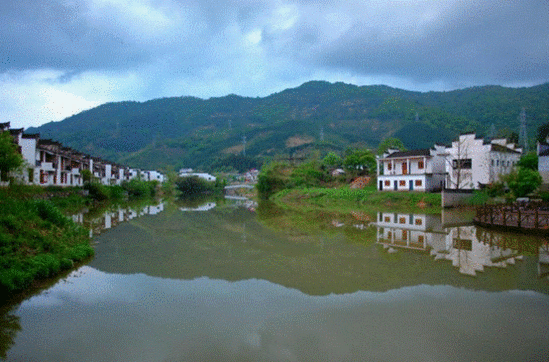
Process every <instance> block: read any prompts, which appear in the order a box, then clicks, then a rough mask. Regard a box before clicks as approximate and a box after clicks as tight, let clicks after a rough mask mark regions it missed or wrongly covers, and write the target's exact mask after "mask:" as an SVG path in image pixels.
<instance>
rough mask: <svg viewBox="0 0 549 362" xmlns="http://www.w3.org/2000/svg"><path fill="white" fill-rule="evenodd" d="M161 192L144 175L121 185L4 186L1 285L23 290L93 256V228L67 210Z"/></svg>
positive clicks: (0, 226)
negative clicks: (77, 221) (70, 216)
mask: <svg viewBox="0 0 549 362" xmlns="http://www.w3.org/2000/svg"><path fill="white" fill-rule="evenodd" d="M157 192H158V185H156V184H155V183H154V182H146V181H141V180H135V181H130V182H128V183H124V184H122V185H121V186H104V185H98V184H94V183H90V184H87V185H85V187H84V188H78V187H72V188H59V187H48V188H42V187H38V186H22V185H12V186H9V187H5V188H0V291H1V292H2V294H3V295H6V294H9V293H12V292H15V291H20V290H23V289H25V288H28V287H30V286H31V285H32V284H33V283H34V282H36V281H38V280H41V279H44V278H48V277H52V276H55V275H57V274H59V273H60V272H62V271H63V270H67V269H70V268H72V267H73V266H74V264H75V263H78V262H81V261H84V260H86V259H87V258H89V257H91V256H93V254H94V250H93V248H92V247H91V246H90V238H89V232H88V230H86V229H85V228H84V227H82V226H80V225H78V224H76V223H75V222H74V221H73V220H71V219H70V218H68V217H67V216H65V213H67V212H71V211H73V210H74V211H75V210H78V209H81V208H82V207H86V206H90V205H94V204H99V203H101V202H115V201H121V200H125V199H127V198H131V199H135V198H147V197H151V196H154V195H155V194H156V193H157Z"/></svg>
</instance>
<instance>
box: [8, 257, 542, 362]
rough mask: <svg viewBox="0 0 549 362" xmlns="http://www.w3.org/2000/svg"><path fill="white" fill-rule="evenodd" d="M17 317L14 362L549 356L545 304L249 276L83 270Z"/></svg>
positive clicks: (533, 297)
mask: <svg viewBox="0 0 549 362" xmlns="http://www.w3.org/2000/svg"><path fill="white" fill-rule="evenodd" d="M473 306H474V308H473ZM17 314H18V315H19V316H20V317H21V326H22V331H21V332H20V333H19V334H18V336H17V339H16V346H15V347H14V348H13V349H12V350H11V351H10V352H9V353H8V359H9V358H13V359H14V360H17V359H23V360H41V361H48V360H51V361H53V360H127V361H130V360H131V361H137V360H146V361H157V360H170V361H171V360H242V359H250V360H315V361H316V360H342V359H347V360H357V359H358V360H364V359H366V360H367V359H373V360H378V359H389V360H398V359H404V358H409V359H411V360H441V361H444V360H473V359H478V360H485V359H491V360H497V359H520V360H532V358H529V357H531V356H536V355H537V356H540V355H542V354H546V355H547V354H548V353H549V331H548V330H547V328H546V323H547V320H549V297H548V296H546V295H542V294H538V293H534V292H522V291H513V292H500V293H489V292H475V291H470V290H465V289H458V288H454V287H449V286H436V287H433V286H426V285H419V286H415V287H406V288H401V289H396V290H391V291H388V292H367V291H360V292H356V293H352V294H343V295H335V294H332V295H328V296H308V295H306V294H304V293H302V292H300V291H299V290H296V289H289V288H285V287H282V286H280V285H276V284H274V283H271V282H268V281H264V280H257V279H251V280H244V281H238V282H228V281H224V280H213V279H208V278H205V277H201V278H197V279H194V280H187V281H183V280H173V279H162V278H153V277H149V276H146V275H143V274H134V275H118V274H106V273H103V272H100V271H98V270H96V269H93V268H91V267H82V268H80V269H79V270H77V271H75V272H73V273H72V274H71V275H70V276H69V277H68V278H66V279H65V281H64V282H60V283H58V284H57V285H56V286H54V287H52V288H51V289H49V290H48V291H46V292H44V293H42V294H41V295H38V296H35V297H33V298H31V299H30V300H28V301H26V302H24V303H23V304H22V305H21V306H20V308H19V310H18V312H17ZM496 330H497V331H499V332H498V333H494V331H496ZM524 336H528V338H527V339H525V338H524ZM536 353H537V354H536ZM540 353H542V354H540Z"/></svg>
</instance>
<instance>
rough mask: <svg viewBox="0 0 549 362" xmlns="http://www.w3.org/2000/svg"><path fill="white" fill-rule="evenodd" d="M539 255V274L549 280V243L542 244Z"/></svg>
mask: <svg viewBox="0 0 549 362" xmlns="http://www.w3.org/2000/svg"><path fill="white" fill-rule="evenodd" d="M538 255H539V256H538V275H539V277H540V278H547V280H549V243H545V245H542V246H540V248H539V254H538Z"/></svg>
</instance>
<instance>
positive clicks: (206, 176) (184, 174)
mask: <svg viewBox="0 0 549 362" xmlns="http://www.w3.org/2000/svg"><path fill="white" fill-rule="evenodd" d="M193 176H196V177H198V178H201V179H203V180H206V181H212V182H213V181H215V180H216V178H215V176H213V175H210V174H209V173H200V172H179V177H193Z"/></svg>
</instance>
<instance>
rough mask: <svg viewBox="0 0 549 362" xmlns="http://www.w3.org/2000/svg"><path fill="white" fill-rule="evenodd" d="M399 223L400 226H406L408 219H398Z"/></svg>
mask: <svg viewBox="0 0 549 362" xmlns="http://www.w3.org/2000/svg"><path fill="white" fill-rule="evenodd" d="M398 222H399V223H400V224H406V218H405V217H401V218H400V219H398Z"/></svg>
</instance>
